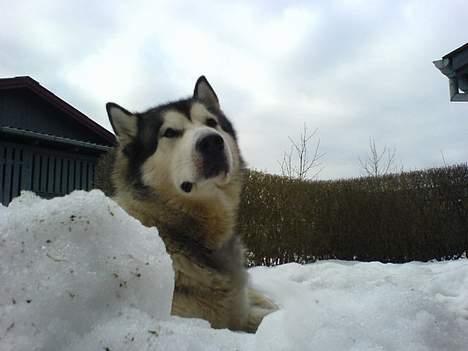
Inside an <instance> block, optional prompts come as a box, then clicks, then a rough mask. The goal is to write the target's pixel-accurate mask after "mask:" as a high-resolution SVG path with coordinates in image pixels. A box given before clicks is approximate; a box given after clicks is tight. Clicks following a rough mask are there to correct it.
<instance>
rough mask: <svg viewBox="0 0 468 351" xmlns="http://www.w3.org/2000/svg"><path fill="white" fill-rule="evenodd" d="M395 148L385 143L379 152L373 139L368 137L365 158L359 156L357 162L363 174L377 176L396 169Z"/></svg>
mask: <svg viewBox="0 0 468 351" xmlns="http://www.w3.org/2000/svg"><path fill="white" fill-rule="evenodd" d="M396 162H397V160H396V149H395V148H389V147H388V146H387V145H385V146H384V147H383V150H382V151H381V152H379V151H378V150H377V146H376V145H375V139H374V138H372V137H370V138H369V153H368V155H367V157H366V159H365V160H362V159H361V158H360V157H359V163H360V164H361V168H362V170H363V171H364V175H366V176H370V177H378V176H382V175H385V174H389V173H392V172H396V171H397V165H396Z"/></svg>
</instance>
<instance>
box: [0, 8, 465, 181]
mask: <svg viewBox="0 0 468 351" xmlns="http://www.w3.org/2000/svg"><path fill="white" fill-rule="evenodd" d="M467 23H468V2H467V1H465V0H459V1H429V0H427V1H426V0H418V1H396V0H394V1H360V0H343V1H326V0H323V1H267V0H263V1H236V2H234V1H227V2H224V1H193V2H191V1H157V0H151V1H126V2H118V1H73V2H71V1H61V0H54V1H52V0H49V1H21V0H19V1H14V2H12V1H9V0H0V77H11V76H19V75H29V76H31V77H33V78H34V79H36V80H37V81H39V82H40V83H41V84H42V85H43V86H45V87H46V88H47V89H49V90H51V91H52V92H54V93H55V94H56V95H58V96H59V97H61V98H62V99H64V100H65V101H67V102H69V103H70V104H72V105H73V106H74V107H76V108H77V109H79V110H80V111H82V112H83V113H85V114H87V115H88V116H89V117H91V118H92V119H94V120H95V121H97V122H98V123H100V124H101V125H103V126H104V127H106V128H108V129H110V125H109V123H108V120H107V116H106V112H105V107H104V104H105V103H106V102H107V101H114V102H117V103H119V104H121V105H122V106H124V107H126V108H127V109H129V110H133V111H142V110H144V109H146V108H149V107H152V106H155V105H157V104H159V103H162V102H166V101H168V100H171V99H176V98H180V97H185V96H188V95H190V94H191V93H192V91H193V85H194V82H195V80H196V79H197V77H198V76H199V75H201V74H204V75H206V76H207V78H208V80H209V81H210V83H211V84H212V85H213V87H214V88H215V90H216V92H217V94H218V96H219V98H220V101H221V106H222V108H223V109H224V111H225V113H226V114H227V115H228V116H229V117H230V119H231V120H232V121H233V123H234V125H235V127H236V129H237V131H238V134H239V139H240V144H241V149H242V152H243V155H244V158H245V159H246V160H247V162H248V164H249V166H250V167H252V168H257V169H259V170H264V171H268V172H272V173H278V172H279V165H278V161H279V160H281V158H282V154H283V152H284V151H287V150H288V149H289V144H290V142H289V140H288V136H291V137H293V138H297V137H298V136H299V134H300V132H301V128H302V126H303V124H304V123H306V124H307V126H308V128H309V129H310V130H314V129H315V128H318V132H317V135H318V137H319V138H320V143H321V144H320V151H321V152H322V153H324V154H325V156H324V157H323V167H324V169H323V171H322V173H321V174H320V176H319V178H320V179H332V178H342V177H346V178H347V177H354V176H359V175H360V174H361V173H362V170H361V168H360V164H359V161H358V158H359V157H361V158H364V157H365V155H366V153H367V152H368V148H369V147H368V143H369V137H373V138H375V140H376V144H377V147H378V148H383V146H384V145H388V146H389V147H394V148H395V149H396V152H397V154H396V156H397V160H398V164H399V166H400V167H403V169H405V170H414V169H419V168H427V167H434V166H440V165H443V160H442V156H441V154H443V155H444V157H445V160H446V162H447V163H450V164H453V163H459V162H467V161H468V103H450V102H449V96H448V80H447V78H445V77H444V76H443V75H442V74H441V73H440V72H439V71H438V70H437V69H436V68H435V67H434V66H433V64H432V61H433V60H435V59H439V58H441V57H442V56H443V55H445V54H447V53H448V52H450V51H452V50H453V49H455V48H457V47H459V46H461V45H462V44H464V43H465V42H467V41H468V31H467V30H466V28H467Z"/></svg>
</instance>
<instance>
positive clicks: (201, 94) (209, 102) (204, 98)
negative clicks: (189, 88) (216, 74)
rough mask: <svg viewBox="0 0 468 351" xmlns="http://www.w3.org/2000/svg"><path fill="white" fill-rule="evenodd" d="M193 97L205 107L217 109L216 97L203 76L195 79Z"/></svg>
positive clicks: (217, 101)
mask: <svg viewBox="0 0 468 351" xmlns="http://www.w3.org/2000/svg"><path fill="white" fill-rule="evenodd" d="M193 97H194V98H196V99H198V100H200V101H201V102H203V103H204V104H205V105H206V106H207V107H211V108H215V109H219V100H218V97H217V96H216V93H215V91H214V90H213V88H212V87H211V85H210V83H208V80H207V79H206V78H205V76H201V77H200V78H198V79H197V82H196V83H195V89H194V90H193Z"/></svg>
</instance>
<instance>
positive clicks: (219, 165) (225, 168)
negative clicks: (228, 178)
mask: <svg viewBox="0 0 468 351" xmlns="http://www.w3.org/2000/svg"><path fill="white" fill-rule="evenodd" d="M195 149H196V151H197V152H198V153H199V155H200V156H201V161H202V162H201V166H202V169H201V173H202V175H203V177H204V178H205V179H208V178H213V177H216V176H218V175H220V174H221V173H228V172H229V165H228V161H227V158H226V150H225V145H224V139H223V137H222V136H221V135H219V134H215V133H211V134H208V135H205V136H203V137H201V138H200V139H199V140H198V141H197V143H196V145H195Z"/></svg>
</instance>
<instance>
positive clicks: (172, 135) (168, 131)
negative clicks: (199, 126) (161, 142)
mask: <svg viewBox="0 0 468 351" xmlns="http://www.w3.org/2000/svg"><path fill="white" fill-rule="evenodd" d="M180 134H181V132H180V131H179V130H175V129H172V128H167V129H166V131H165V132H164V134H163V137H165V138H175V137H178V136H179V135H180Z"/></svg>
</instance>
